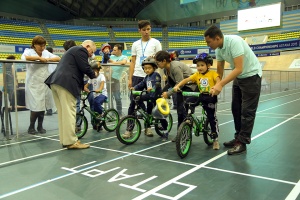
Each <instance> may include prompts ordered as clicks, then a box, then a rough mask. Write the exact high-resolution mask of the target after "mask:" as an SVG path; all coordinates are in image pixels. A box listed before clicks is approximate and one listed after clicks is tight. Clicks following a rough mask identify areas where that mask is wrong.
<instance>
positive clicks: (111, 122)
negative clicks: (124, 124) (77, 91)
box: [75, 91, 119, 138]
mask: <svg viewBox="0 0 300 200" xmlns="http://www.w3.org/2000/svg"><path fill="white" fill-rule="evenodd" d="M93 92H96V91H90V92H83V93H82V95H81V100H82V104H83V106H82V107H81V109H80V111H79V112H78V113H76V130H75V133H76V135H77V137H78V138H82V137H83V136H84V135H85V134H86V132H87V129H88V121H87V118H86V116H85V114H84V110H86V111H88V112H89V113H90V114H91V116H92V119H91V120H92V124H95V125H96V126H97V127H101V126H103V127H104V129H105V130H106V131H108V132H112V131H114V130H116V128H117V125H118V123H119V114H118V111H117V110H116V109H113V108H110V109H107V110H105V108H103V113H102V114H101V115H100V114H99V113H97V112H95V111H92V110H91V108H90V107H89V106H87V105H86V103H85V101H86V100H87V99H88V97H89V95H91V94H93ZM97 131H99V128H98V130H97Z"/></svg>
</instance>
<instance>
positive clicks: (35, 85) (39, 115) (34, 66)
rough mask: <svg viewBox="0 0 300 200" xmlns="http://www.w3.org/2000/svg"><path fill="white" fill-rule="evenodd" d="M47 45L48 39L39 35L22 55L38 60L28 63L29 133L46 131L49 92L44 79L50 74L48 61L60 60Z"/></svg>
mask: <svg viewBox="0 0 300 200" xmlns="http://www.w3.org/2000/svg"><path fill="white" fill-rule="evenodd" d="M45 47H46V40H45V39H44V38H43V37H42V36H40V35H37V36H35V37H34V38H33V40H32V42H31V48H30V49H28V48H27V49H25V50H24V53H23V54H22V56H21V59H22V60H26V61H38V62H35V63H27V64H26V69H27V72H26V80H25V101H26V108H27V109H29V110H30V125H29V128H28V133H29V134H36V133H38V132H39V133H46V130H45V129H44V128H43V120H44V114H45V110H46V107H45V96H46V92H47V85H46V84H45V83H44V81H45V80H46V78H47V77H48V76H49V72H48V64H47V62H58V61H59V60H60V57H58V56H56V55H54V54H52V53H50V52H49V51H47V50H45ZM36 119H38V126H37V131H36V130H35V122H36Z"/></svg>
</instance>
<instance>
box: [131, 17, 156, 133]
mask: <svg viewBox="0 0 300 200" xmlns="http://www.w3.org/2000/svg"><path fill="white" fill-rule="evenodd" d="M138 31H139V33H140V34H141V36H142V38H141V39H139V40H137V41H135V42H134V43H133V44H132V48H131V63H130V66H129V78H128V87H129V88H131V87H134V86H135V85H137V84H138V83H139V82H141V81H143V79H144V77H145V76H146V74H145V72H144V70H143V68H142V66H141V64H142V62H143V60H145V59H146V58H147V57H148V56H154V55H155V53H156V52H158V51H160V50H161V44H160V42H159V41H158V40H157V39H155V38H151V36H150V33H151V24H150V22H149V21H147V20H140V21H139V22H138ZM130 99H132V97H130ZM134 107H135V102H134V101H131V103H130V105H129V108H128V115H131V114H132V113H133V111H134ZM125 134H128V135H130V133H129V132H126V133H125Z"/></svg>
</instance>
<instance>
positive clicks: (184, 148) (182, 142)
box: [176, 122, 192, 158]
mask: <svg viewBox="0 0 300 200" xmlns="http://www.w3.org/2000/svg"><path fill="white" fill-rule="evenodd" d="M191 145H192V126H191V125H190V124H189V123H187V122H182V123H181V125H180V126H179V128H178V133H177V139H176V151H177V154H178V156H179V157H180V158H185V157H186V156H187V155H188V153H189V151H190V148H191Z"/></svg>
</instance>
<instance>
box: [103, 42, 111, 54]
mask: <svg viewBox="0 0 300 200" xmlns="http://www.w3.org/2000/svg"><path fill="white" fill-rule="evenodd" d="M105 47H108V48H109V49H111V46H110V45H109V44H108V43H104V44H103V45H102V46H101V52H103V50H104V49H105Z"/></svg>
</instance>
